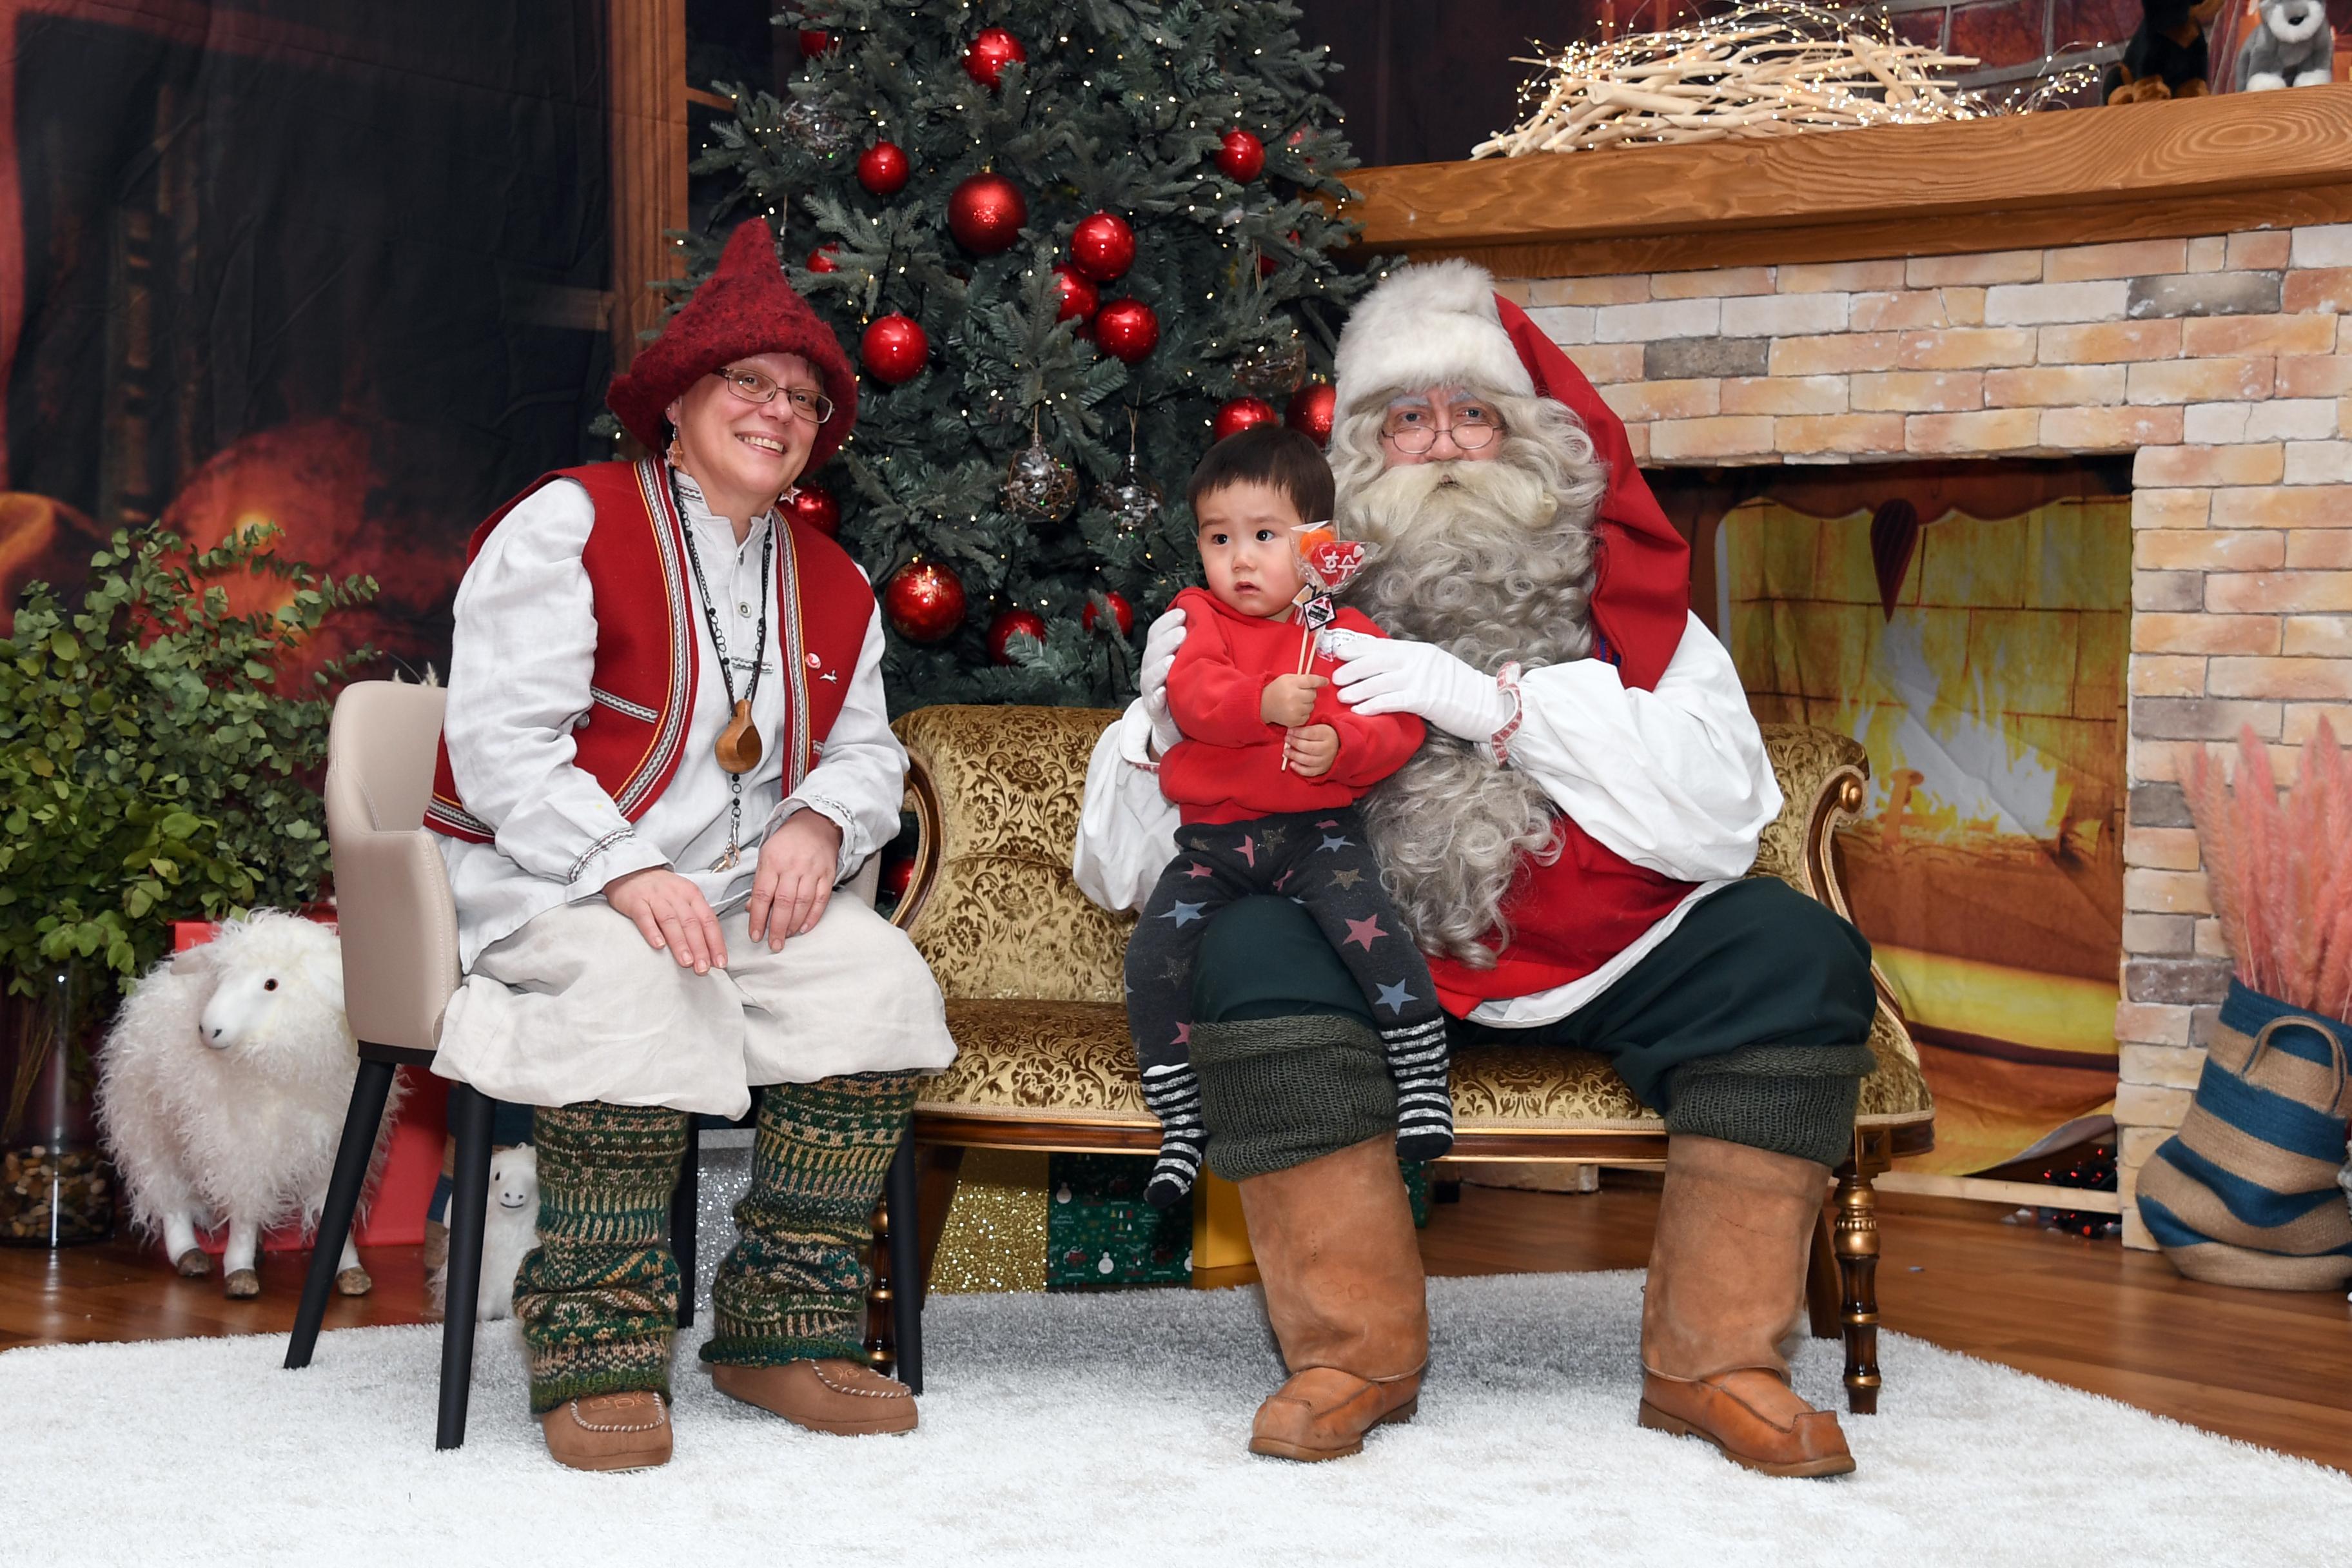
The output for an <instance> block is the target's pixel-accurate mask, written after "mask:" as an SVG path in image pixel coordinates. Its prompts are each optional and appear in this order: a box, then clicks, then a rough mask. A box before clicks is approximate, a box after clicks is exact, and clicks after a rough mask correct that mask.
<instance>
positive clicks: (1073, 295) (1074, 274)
mask: <svg viewBox="0 0 2352 1568" xmlns="http://www.w3.org/2000/svg"><path fill="white" fill-rule="evenodd" d="M1054 289H1055V292H1056V293H1058V294H1060V295H1061V297H1062V303H1061V306H1060V308H1059V309H1057V310H1055V312H1054V320H1055V321H1087V320H1089V319H1091V318H1092V317H1093V315H1094V313H1095V310H1096V308H1097V307H1098V306H1099V305H1101V303H1102V296H1101V295H1100V294H1097V293H1096V292H1095V286H1094V285H1093V284H1091V283H1089V282H1087V280H1086V278H1085V276H1084V275H1083V274H1082V273H1080V272H1079V271H1078V269H1077V268H1075V267H1070V266H1067V265H1065V266H1061V267H1056V268H1054Z"/></svg>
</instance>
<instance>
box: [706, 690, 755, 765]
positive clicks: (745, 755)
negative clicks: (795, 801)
mask: <svg viewBox="0 0 2352 1568" xmlns="http://www.w3.org/2000/svg"><path fill="white" fill-rule="evenodd" d="M711 750H712V751H713V752H717V753H718V756H719V766H720V767H722V768H725V769H726V770H727V771H728V772H729V773H750V772H751V770H752V769H753V768H756V767H758V766H759V765H760V731H759V730H758V728H757V727H756V726H754V725H753V724H752V722H751V699H750V698H748V697H746V698H742V699H740V700H738V701H737V702H736V704H735V716H734V717H733V718H732V719H730V720H728V721H727V728H726V729H724V730H722V731H719V742H718V744H717V745H715V746H713V747H711Z"/></svg>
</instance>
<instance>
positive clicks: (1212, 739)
mask: <svg viewBox="0 0 2352 1568" xmlns="http://www.w3.org/2000/svg"><path fill="white" fill-rule="evenodd" d="M1171 608H1175V609H1181V610H1182V611H1183V612H1184V643H1183V646H1182V647H1180V648H1179V649H1178V650H1177V653H1176V663H1175V665H1174V666H1173V667H1172V668H1171V669H1170V670H1169V672H1168V709H1169V711H1170V712H1171V713H1172V714H1173V715H1174V716H1175V719H1176V726H1177V728H1178V729H1180V730H1181V731H1184V739H1183V740H1181V742H1177V744H1176V745H1175V747H1174V748H1173V749H1171V751H1170V752H1169V753H1168V755H1167V756H1166V757H1165V758H1164V759H1162V760H1161V762H1160V793H1161V794H1163V795H1166V796H1167V797H1168V798H1169V799H1170V800H1171V801H1173V802H1175V803H1176V805H1177V806H1178V808H1179V810H1180V813H1181V816H1182V817H1183V819H1184V820H1185V821H1186V822H1212V823H1213V822H1240V821H1243V820H1245V819H1246V818H1249V817H1253V816H1271V815H1273V814H1274V813H1276V812H1286V811H1317V810H1328V809H1329V808H1330V807H1332V806H1336V805H1349V804H1351V803H1352V802H1354V801H1355V799H1356V798H1357V797H1358V796H1359V795H1362V794H1363V793H1364V792H1365V791H1366V790H1368V789H1370V788H1371V787H1372V786H1373V785H1374V784H1378V783H1380V782H1381V780H1382V779H1384V778H1386V777H1388V776H1389V775H1390V774H1391V773H1394V772H1396V771H1397V769H1399V768H1401V767H1402V766H1403V765H1404V762H1405V759H1406V758H1407V757H1410V756H1412V753H1413V752H1415V751H1416V750H1417V749H1419V747H1420V745H1421V740H1422V735H1423V730H1422V723H1421V721H1420V720H1419V719H1416V718H1414V717H1413V716H1412V714H1410V713H1383V714H1381V715H1379V716H1378V717H1376V718H1365V717H1363V716H1362V715H1360V714H1359V713H1357V712H1356V711H1355V710H1353V709H1351V708H1349V706H1348V705H1347V704H1346V703H1344V702H1341V701H1340V700H1339V698H1338V697H1337V696H1336V695H1335V692H1336V690H1337V689H1336V688H1334V687H1329V686H1326V687H1324V688H1323V689H1321V690H1319V691H1318V692H1316V693H1315V709H1314V711H1313V713H1312V714H1310V715H1309V717H1308V719H1307V722H1308V723H1309V724H1328V725H1330V726H1331V728H1332V729H1333V730H1334V731H1338V733H1339V757H1338V758H1337V759H1336V760H1334V761H1333V763H1331V771H1330V772H1329V773H1325V774H1324V775H1323V776H1322V777H1320V778H1312V779H1307V778H1301V777H1299V776H1298V775H1297V773H1290V772H1286V771H1285V770H1284V769H1283V767H1282V741H1283V733H1284V731H1283V728H1282V726H1281V725H1279V724H1269V723H1267V722H1266V721H1265V715H1264V711H1263V709H1262V708H1261V706H1260V704H1261V703H1263V701H1264V700H1265V689H1266V686H1267V684H1268V683H1269V682H1271V681H1272V680H1273V679H1275V677H1276V676H1279V675H1290V674H1294V673H1296V672H1297V669H1298V641H1299V637H1300V636H1301V635H1302V628H1301V627H1300V626H1299V623H1298V620H1297V612H1296V611H1293V612H1292V613H1291V614H1290V615H1287V616H1276V617H1274V618H1272V619H1268V618H1266V617H1265V616H1245V615H1244V614H1242V613H1241V612H1240V611H1239V610H1234V609H1229V608H1227V607H1226V606H1225V605H1223V604H1221V603H1219V602H1218V600H1217V598H1216V596H1215V595H1212V594H1210V593H1208V592H1207V591H1206V590H1204V589H1201V588H1187V589H1185V590H1184V591H1183V592H1182V593H1181V594H1179V595H1176V599H1175V603H1174V605H1171ZM1332 625H1334V626H1339V627H1341V628H1343V629H1345V630H1347V631H1351V632H1365V633H1368V634H1370V636H1372V637H1381V636H1383V635H1385V634H1383V633H1382V632H1381V628H1380V627H1378V626H1374V625H1373V624H1372V623H1371V622H1370V621H1369V620H1367V619H1366V618H1365V617H1364V616H1360V615H1359V614H1357V613H1356V612H1355V611H1353V610H1341V611H1340V612H1339V619H1338V620H1336V621H1334V622H1333V623H1332ZM1336 668H1339V665H1338V663H1337V661H1336V660H1333V659H1329V658H1325V657H1324V656H1323V655H1322V654H1320V653H1318V654H1316V655H1315V658H1314V662H1313V663H1312V664H1310V665H1308V667H1307V674H1309V675H1319V676H1322V677H1323V678H1325V679H1329V678H1330V675H1331V672H1332V671H1333V670H1334V669H1336Z"/></svg>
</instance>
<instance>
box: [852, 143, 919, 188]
mask: <svg viewBox="0 0 2352 1568" xmlns="http://www.w3.org/2000/svg"><path fill="white" fill-rule="evenodd" d="M913 173H914V166H913V165H912V164H910V163H908V161H907V150H906V149H905V148H904V147H901V146H899V145H898V143H897V142H876V143H874V145H873V146H871V147H868V148H867V149H866V151H865V152H863V153H859V154H858V155H857V183H858V184H861V185H864V186H865V187H866V189H867V190H868V191H870V192H872V193H873V194H874V195H877V196H895V195H898V193H899V192H900V191H903V190H905V189H906V188H907V178H908V175H910V174H913Z"/></svg>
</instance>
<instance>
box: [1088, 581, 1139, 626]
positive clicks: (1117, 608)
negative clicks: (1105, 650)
mask: <svg viewBox="0 0 2352 1568" xmlns="http://www.w3.org/2000/svg"><path fill="white" fill-rule="evenodd" d="M1103 597H1104V598H1106V599H1108V600H1109V601H1110V618H1111V619H1112V620H1114V621H1117V622H1118V635H1119V636H1121V637H1128V636H1130V635H1132V634H1133V632H1134V631H1135V606H1134V605H1130V604H1129V603H1128V602H1127V595H1124V594H1121V593H1119V592H1118V591H1117V590H1116V589H1111V588H1106V589H1104V590H1103ZM1078 625H1079V626H1082V627H1084V628H1085V629H1086V630H1087V631H1092V630H1094V629H1095V602H1094V600H1092V599H1088V600H1087V607H1086V608H1085V609H1083V610H1080V611H1079V612H1078Z"/></svg>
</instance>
